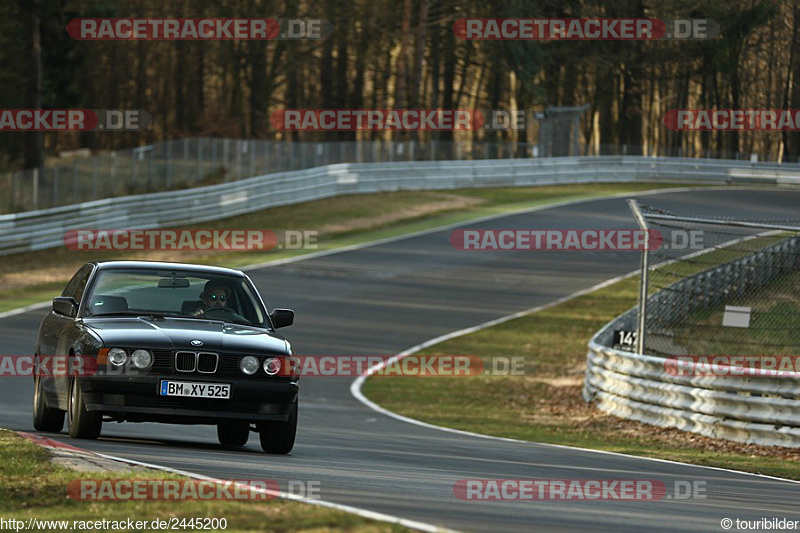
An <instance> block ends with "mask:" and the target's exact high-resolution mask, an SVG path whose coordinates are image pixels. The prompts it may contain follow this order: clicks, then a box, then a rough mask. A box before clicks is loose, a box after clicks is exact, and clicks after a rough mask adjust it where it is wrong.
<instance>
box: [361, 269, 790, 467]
mask: <svg viewBox="0 0 800 533" xmlns="http://www.w3.org/2000/svg"><path fill="white" fill-rule="evenodd" d="M637 288H638V277H634V278H628V279H626V280H623V281H620V282H618V283H616V284H614V285H611V286H609V287H605V288H603V289H600V290H597V291H594V292H592V293H590V294H586V295H584V296H580V297H577V298H574V299H572V300H569V301H567V302H564V303H562V304H560V305H557V306H555V307H552V308H550V309H546V310H543V311H540V312H538V313H534V314H532V315H528V316H525V317H522V318H518V319H515V320H511V321H508V322H505V323H503V324H499V325H497V326H494V327H491V328H487V329H484V330H481V331H478V332H475V333H472V334H469V335H464V336H462V337H457V338H454V339H451V340H448V341H445V342H442V343H440V344H437V345H434V346H431V347H429V348H427V349H425V350H423V351H421V352H419V353H420V354H424V355H443V354H462V355H476V356H481V357H490V356H492V355H502V356H522V357H524V358H525V373H524V375H523V376H503V377H488V376H475V377H467V378H465V377H436V378H432V377H411V376H402V377H401V376H396V375H395V376H391V375H386V376H380V375H376V376H372V377H370V378H369V379H367V381H366V382H365V384H364V387H363V392H364V394H365V395H366V396H367V397H368V398H369V399H370V400H372V401H374V402H376V403H378V404H380V405H381V406H382V407H384V408H386V409H389V410H391V411H394V412H396V413H398V414H401V415H404V416H407V417H410V418H414V419H417V420H421V421H424V422H428V423H431V424H436V425H441V426H446V427H450V428H456V429H461V430H465V431H472V432H476V433H483V434H487V435H494V436H498V437H510V438H515V439H520V440H526V441H535V442H546V443H553V444H562V445H567V446H576V447H582V448H591V449H596V450H606V451H613V452H619V453H625V454H630V455H638V456H647V457H654V458H659V459H668V460H673V461H681V462H686V463H694V464H700V465H706V466H716V467H722V468H731V469H735V470H743V471H747V472H754V473H760V474H767V475H773V476H779V477H785V478H790V479H800V451H799V450H797V449H790V448H773V447H765V446H756V445H745V444H739V443H734V442H729V441H724V440H717V439H710V438H706V437H702V436H700V435H696V434H693V433H684V432H682V431H679V430H676V429H668V428H658V427H654V426H649V425H645V424H641V423H638V422H634V421H629V420H623V419H620V418H616V417H614V416H610V415H607V414H605V413H603V412H601V411H599V410H597V409H596V408H595V407H594V406H593V405H591V404H587V403H585V402H584V401H583V398H582V395H581V388H582V384H583V376H584V372H585V369H586V351H587V347H586V343H587V342H588V339H590V338H591V337H592V335H594V333H596V332H597V331H598V330H599V329H600V328H601V327H603V326H604V325H605V324H606V323H608V322H609V321H611V320H612V319H613V318H614V317H616V316H618V315H619V314H621V313H623V312H624V311H626V310H627V309H629V308H631V307H633V306H634V305H635V304H636V293H637ZM433 379H435V381H436V384H435V385H436V386H435V387H433V386H431V380H433Z"/></svg>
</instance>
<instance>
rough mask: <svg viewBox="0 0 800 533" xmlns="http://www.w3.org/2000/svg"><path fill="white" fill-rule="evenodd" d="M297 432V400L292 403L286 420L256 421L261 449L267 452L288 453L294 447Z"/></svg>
mask: <svg viewBox="0 0 800 533" xmlns="http://www.w3.org/2000/svg"><path fill="white" fill-rule="evenodd" d="M296 434H297V400H295V401H294V403H293V404H292V408H291V411H290V412H289V420H287V421H286V422H277V421H272V420H270V421H266V422H259V423H258V436H259V438H260V439H261V449H263V450H264V451H265V452H267V453H276V454H277V453H289V452H290V451H292V448H294V438H295V435H296Z"/></svg>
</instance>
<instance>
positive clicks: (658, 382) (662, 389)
mask: <svg viewBox="0 0 800 533" xmlns="http://www.w3.org/2000/svg"><path fill="white" fill-rule="evenodd" d="M798 250H800V238H798V237H793V238H790V239H786V240H783V241H781V242H779V243H776V244H774V245H772V246H770V247H769V248H765V249H764V250H761V251H759V252H757V253H755V254H751V255H748V256H746V257H743V258H741V259H738V260H736V261H734V262H731V263H728V264H725V265H721V266H719V267H716V268H714V269H712V270H708V271H705V272H701V273H698V274H695V275H693V276H689V277H687V278H685V279H682V280H680V281H678V282H677V283H676V284H674V285H673V286H671V287H668V288H667V289H664V290H662V291H659V292H658V293H656V294H655V295H653V296H651V297H650V298H649V299H648V304H647V305H648V308H649V309H652V308H653V306H654V305H659V306H668V307H671V308H673V309H675V310H676V312H678V313H685V312H688V311H689V309H688V308H687V307H685V306H683V305H682V304H681V303H680V302H670V301H669V299H670V297H671V296H670V295H673V294H678V295H680V294H682V293H683V292H684V291H682V290H670V288H673V289H677V288H679V287H678V285H680V286H681V287H682V288H684V289H685V288H686V287H689V286H692V287H695V290H696V292H697V293H698V294H706V295H708V296H709V297H708V298H707V299H706V302H707V303H706V305H713V304H714V303H715V302H716V301H717V298H716V297H717V296H721V295H723V294H724V293H725V292H726V291H729V290H731V289H736V290H738V288H739V285H740V284H741V283H755V284H761V283H765V282H767V281H768V280H769V279H771V278H772V277H773V276H776V275H778V274H780V273H782V272H785V271H786V270H787V269H789V268H796V267H797V265H796V264H788V263H787V262H783V261H773V260H770V259H769V258H774V257H776V256H777V255H778V254H777V253H776V252H778V251H780V252H784V253H786V254H788V255H789V256H790V257H791V256H794V257H796V256H797V255H796V254H797V253H798ZM756 267H757V268H756ZM732 272H750V273H752V274H753V275H752V276H748V277H747V281H743V280H744V279H745V278H743V277H742V276H732V275H731V273H732ZM673 304H674V305H673ZM620 329H622V330H634V329H636V309H635V308H634V309H631V310H629V311H628V312H627V313H625V314H623V315H621V316H619V317H617V318H616V319H614V320H613V321H612V322H610V323H609V324H607V325H606V326H605V327H604V328H603V329H602V330H600V331H599V332H598V333H597V334H596V335H595V336H594V338H592V340H591V341H590V342H589V352H588V354H587V361H586V378H585V381H584V388H583V397H584V399H585V400H586V401H589V402H596V404H597V407H598V408H599V409H600V410H602V411H604V412H606V413H609V414H612V415H615V416H618V417H621V418H627V419H630V420H637V421H639V422H644V423H646V424H652V425H655V426H662V427H674V428H678V429H681V430H684V431H691V432H694V433H699V434H701V435H705V436H708V437H715V438H723V439H728V440H732V441H737V442H745V443H752V444H762V445H768V446H789V447H800V375H797V376H793V375H784V376H759V375H753V376H725V375H717V376H703V375H696V376H692V375H677V374H679V373H674V374H675V375H673V374H670V373H668V372H667V371H666V368H665V361H666V359H665V358H663V357H656V356H652V355H638V354H635V353H631V352H626V351H621V350H616V349H613V348H610V346H612V345H613V344H612V342H613V334H614V330H620ZM687 374H690V373H687ZM720 374H724V373H723V372H720Z"/></svg>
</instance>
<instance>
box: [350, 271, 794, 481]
mask: <svg viewBox="0 0 800 533" xmlns="http://www.w3.org/2000/svg"><path fill="white" fill-rule="evenodd" d="M638 273H639V271H638V270H634V271H632V272H628V273H627V274H623V275H621V276H617V277H615V278H612V279H609V280H606V281H604V282H602V283H598V284H597V285H594V286H592V287H589V288H586V289H581V290H579V291H577V292H574V293H572V294H569V295H567V296H564V297H562V298H559V299H558V300H554V301H552V302H550V303H547V304H544V305H540V306H537V307H532V308H530V309H526V310H523V311H518V312H516V313H513V314H511V315H506V316H504V317H500V318H496V319H494V320H490V321H488V322H484V323H483V324H478V325H477V326H472V327H469V328H465V329H461V330H458V331H453V332H451V333H447V334H445V335H441V336H439V337H435V338H433V339H430V340H427V341H425V342H423V343H421V344H418V345H416V346H412V347H411V348H409V349H408V350H405V351H403V352H400V353H399V354H397V355H395V356H393V357H390V358H389V359H386V360H385V361H382V362H380V363H378V364H376V365H374V366H372V367H370V368H368V369H367V370H366V371H365V372H364V373H363V374H362V375H360V376H359V377H357V378H356V379H355V380H354V381H353V383H351V384H350V394H352V395H353V397H354V398H355V399H356V400H358V401H359V402H361V403H362V404H364V405H365V406H367V407H369V408H370V409H372V410H373V411H376V412H378V413H381V414H383V415H386V416H388V417H390V418H394V419H395V420H399V421H401V422H407V423H409V424H413V425H415V426H420V427H424V428H428V429H435V430H438V431H444V432H446V433H453V434H456V435H465V436H469V437H478V438H482V439H491V440H497V441H501V442H513V443H518V444H532V445H536V446H547V447H550V448H558V449H562V450H580V451H584V452H590V453H597V454H603V455H613V456H615V457H624V458H629V459H641V460H643V461H654V462H658V463H667V464H673V465H681V466H690V467H694V468H706V469H709V470H718V471H722V472H730V473H734V474H742V475H747V476H754V477H759V478H764V479H771V480H775V481H785V482H788V483H795V484H800V480H794V479H787V478H782V477H778V476H769V475H766V474H757V473H754V472H744V471H741V470H733V469H730V468H722V467H717V466H706V465H696V464H692V463H684V462H681V461H672V460H669V459H658V458H655V457H646V456H639V455H629V454H626V453H620V452H611V451H607V450H593V449H591V448H582V447H580V446H568V445H565V444H552V443H549V442H535V441H527V440H520V439H513V438H510V437H496V436H494V435H484V434H482V433H474V432H472V431H465V430H462V429H454V428H449V427H446V426H437V425H436V424H429V423H428V422H422V421H421V420H416V419H414V418H410V417H407V416H403V415H401V414H398V413H395V412H393V411H390V410H388V409H386V408H384V407H381V406H380V405H378V404H377V403H375V402H373V401H372V400H370V399H369V398H367V397H366V396H365V395H364V393H363V392H362V391H361V388H362V386H363V385H364V382H365V381H366V379H367V378H368V377H369V376H370V375H371V374H373V373H375V372H377V371H379V370H380V369H381V368H384V367H386V366H388V365H389V364H392V363H394V362H396V361H398V360H400V359H402V358H403V357H406V356H408V355H411V354H414V353H416V352H419V351H420V350H423V349H425V348H428V347H430V346H433V345H435V344H439V343H441V342H444V341H447V340H450V339H454V338H456V337H461V336H464V335H468V334H470V333H474V332H476V331H480V330H483V329H486V328H489V327H492V326H495V325H498V324H502V323H503V322H508V321H510V320H514V319H516V318H521V317H523V316H526V315H529V314H532V313H537V312H539V311H544V310H547V309H549V308H551V307H555V306H556V305H559V304H562V303H564V302H567V301H569V300H572V299H573V298H577V297H579V296H583V295H585V294H588V293H591V292H593V291H596V290H599V289H602V288H605V287H607V286H609V285H613V284H614V283H617V282H620V281H622V280H624V279H626V278H629V277H632V276H635V275H636V274H638Z"/></svg>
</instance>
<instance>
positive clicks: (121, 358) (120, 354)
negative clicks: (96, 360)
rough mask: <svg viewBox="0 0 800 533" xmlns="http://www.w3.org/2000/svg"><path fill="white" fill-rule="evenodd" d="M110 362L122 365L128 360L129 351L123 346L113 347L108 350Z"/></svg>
mask: <svg viewBox="0 0 800 533" xmlns="http://www.w3.org/2000/svg"><path fill="white" fill-rule="evenodd" d="M108 362H109V363H111V364H112V365H114V366H122V365H124V364H125V363H127V362H128V353H127V352H126V351H125V350H123V349H122V348H111V349H110V350H109V351H108Z"/></svg>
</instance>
